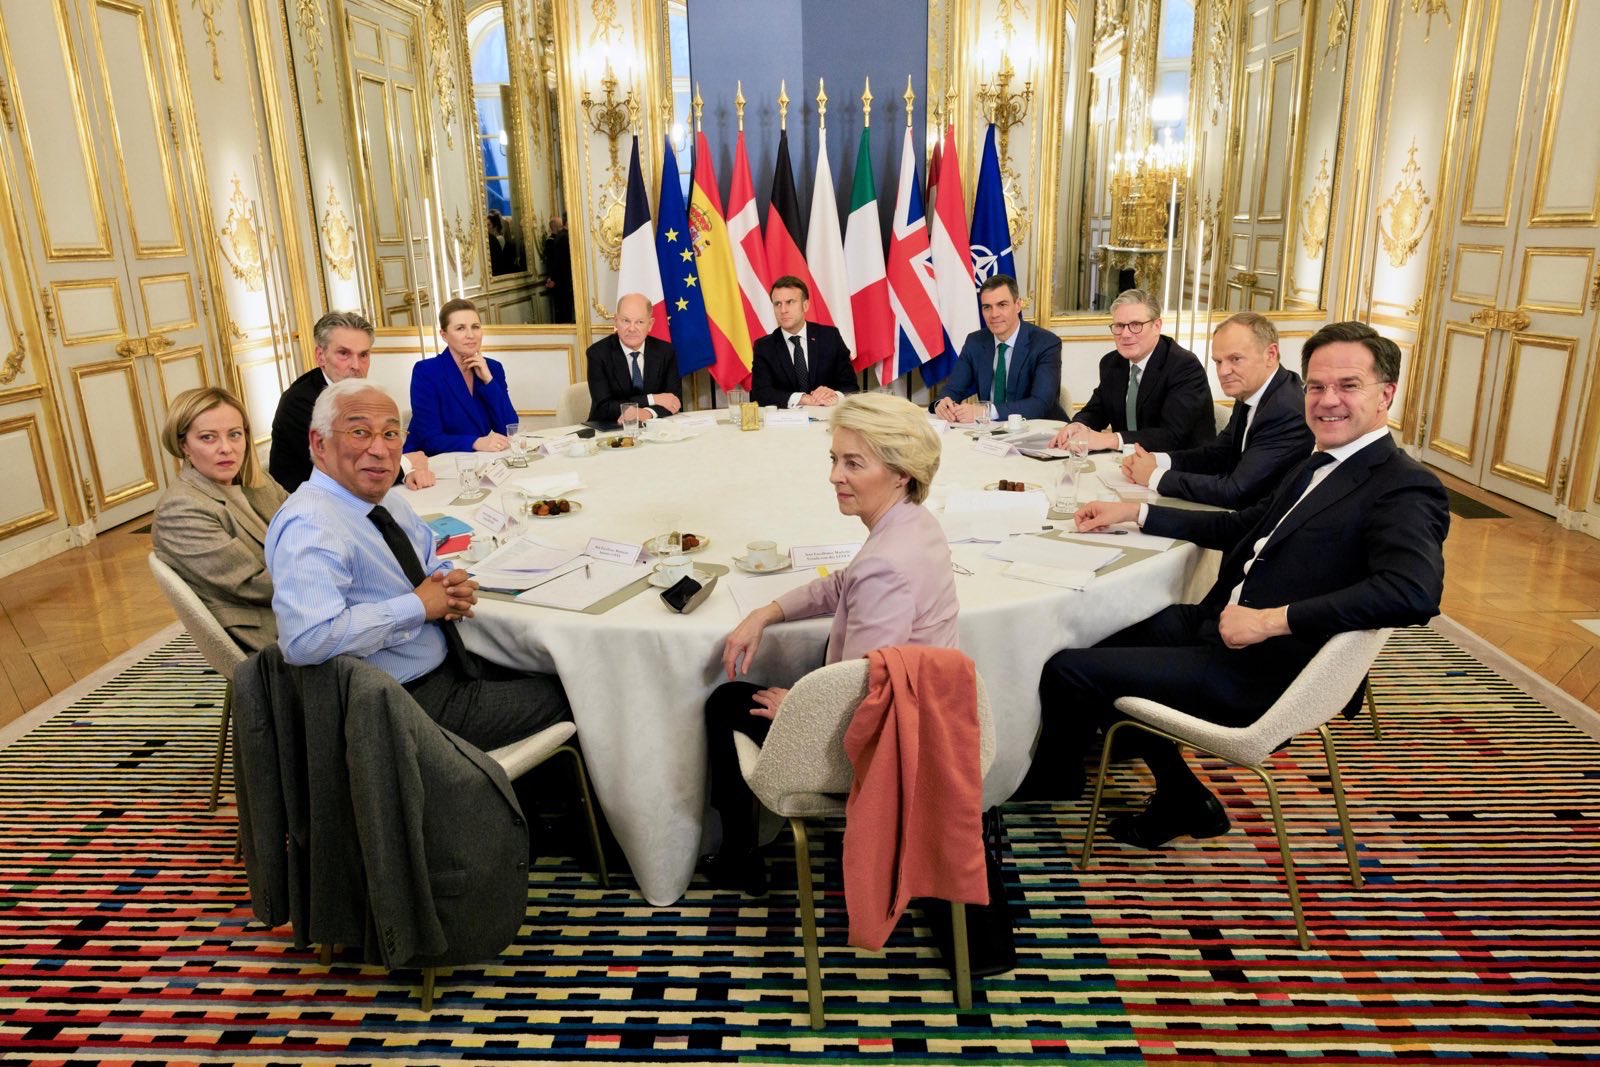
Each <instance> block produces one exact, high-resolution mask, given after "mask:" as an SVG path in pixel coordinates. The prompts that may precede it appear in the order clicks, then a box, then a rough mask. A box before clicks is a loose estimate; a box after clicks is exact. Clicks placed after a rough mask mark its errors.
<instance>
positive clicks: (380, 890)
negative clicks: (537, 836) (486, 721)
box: [234, 645, 528, 967]
mask: <svg viewBox="0 0 1600 1067" xmlns="http://www.w3.org/2000/svg"><path fill="white" fill-rule="evenodd" d="M307 709H310V710H311V711H312V714H306V713H305V712H306V710H307ZM234 722H235V729H236V730H237V733H236V735H235V736H236V744H235V748H234V777H235V781H236V783H237V788H238V795H239V836H240V841H241V843H242V845H243V851H244V859H245V869H246V872H247V874H248V876H249V883H250V903H251V908H252V910H253V911H254V913H255V915H256V917H257V918H258V919H260V920H261V921H262V922H264V923H266V924H267V925H268V926H279V925H282V924H283V923H285V922H288V923H290V924H292V926H293V929H294V943H295V944H296V945H297V946H304V945H308V944H325V945H333V944H339V945H350V946H353V945H360V946H361V947H362V951H363V956H364V958H365V959H366V960H367V962H369V963H381V964H383V965H384V966H387V967H432V966H451V965H454V964H461V963H471V962H476V961H481V960H486V959H492V958H493V957H495V956H498V955H499V954H500V953H501V952H502V951H503V950H504V949H505V947H506V946H507V945H509V944H510V943H511V942H512V940H514V939H515V938H516V935H517V930H518V928H519V927H520V926H521V925H522V919H523V915H524V912H525V910H526V907H527V895H528V863H527V855H528V831H527V825H526V822H525V820H524V819H523V816H522V810H521V808H520V807H519V806H518V804H517V800H516V796H515V795H514V794H513V793H512V790H511V783H510V782H509V781H508V780H507V779H506V776H505V773H504V772H503V771H502V770H501V769H500V767H499V765H498V764H496V763H495V762H494V761H493V760H491V759H490V758H489V757H488V756H486V755H484V754H483V753H482V752H481V751H479V750H478V749H477V748H474V747H473V746H472V745H470V744H468V743H467V742H465V741H463V740H461V739H460V738H459V737H456V736H455V735H454V734H452V733H450V732H449V731H447V730H445V729H443V728H442V727H440V726H439V725H438V724H436V723H434V722H433V720H431V719H429V718H428V716H427V714H426V713H425V712H423V710H422V708H421V707H419V706H418V705H417V703H416V701H415V700H413V699H412V698H411V695H410V694H409V693H407V692H406V691H405V689H404V688H403V687H402V686H401V685H400V684H399V683H398V682H396V681H395V680H394V679H393V678H391V677H390V676H389V675H387V674H385V673H384V672H383V671H381V670H379V669H378V668H376V667H373V666H371V665H370V664H367V663H364V662H362V661H361V660H358V659H355V658H353V657H350V656H339V657H337V658H335V659H333V660H330V661H329V662H328V663H325V664H322V665H320V666H316V667H300V668H296V667H290V666H288V665H287V664H285V663H284V662H283V656H282V654H281V653H280V652H279V651H278V648H277V646H276V645H274V646H272V647H270V648H267V649H265V650H263V651H262V652H259V653H257V654H256V655H255V656H253V657H252V658H251V659H249V660H247V661H245V663H244V664H242V665H241V666H240V668H239V670H238V673H237V675H236V677H235V679H234Z"/></svg>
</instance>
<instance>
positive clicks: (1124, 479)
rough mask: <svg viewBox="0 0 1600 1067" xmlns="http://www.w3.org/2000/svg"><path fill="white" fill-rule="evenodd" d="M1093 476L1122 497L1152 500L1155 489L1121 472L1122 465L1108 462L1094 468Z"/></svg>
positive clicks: (1154, 495)
mask: <svg viewBox="0 0 1600 1067" xmlns="http://www.w3.org/2000/svg"><path fill="white" fill-rule="evenodd" d="M1095 476H1096V477H1098V478H1099V479H1100V484H1101V485H1103V486H1105V487H1106V488H1107V489H1109V490H1111V491H1112V492H1113V493H1115V494H1117V495H1118V496H1120V497H1123V498H1124V499H1138V500H1154V499H1155V497H1156V491H1155V490H1154V489H1151V488H1150V487H1149V486H1148V485H1140V484H1139V483H1138V482H1136V481H1134V480H1133V479H1131V478H1129V477H1128V476H1127V475H1125V474H1123V473H1122V467H1121V466H1120V465H1118V464H1115V463H1108V464H1105V465H1104V466H1099V467H1096V468H1095Z"/></svg>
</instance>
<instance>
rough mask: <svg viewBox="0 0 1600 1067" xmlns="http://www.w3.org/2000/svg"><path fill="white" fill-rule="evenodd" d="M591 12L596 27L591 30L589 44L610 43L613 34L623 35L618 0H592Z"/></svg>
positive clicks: (591, 45) (592, 45)
mask: <svg viewBox="0 0 1600 1067" xmlns="http://www.w3.org/2000/svg"><path fill="white" fill-rule="evenodd" d="M589 13H590V14H591V15H593V16H594V29H592V30H590V31H589V46H590V47H591V48H592V47H594V46H596V45H610V44H611V35H612V34H613V33H615V34H617V35H618V36H621V35H622V23H620V22H618V21H617V0H591V3H590V4H589Z"/></svg>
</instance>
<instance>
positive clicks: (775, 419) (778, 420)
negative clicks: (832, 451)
mask: <svg viewBox="0 0 1600 1067" xmlns="http://www.w3.org/2000/svg"><path fill="white" fill-rule="evenodd" d="M767 425H768V426H809V425H811V419H810V418H809V417H808V416H807V415H806V413H805V412H803V411H792V410H783V409H780V410H778V411H769V412H767Z"/></svg>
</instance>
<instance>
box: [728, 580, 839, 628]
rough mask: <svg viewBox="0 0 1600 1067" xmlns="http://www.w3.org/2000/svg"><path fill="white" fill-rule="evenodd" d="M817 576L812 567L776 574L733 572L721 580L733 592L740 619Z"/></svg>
mask: <svg viewBox="0 0 1600 1067" xmlns="http://www.w3.org/2000/svg"><path fill="white" fill-rule="evenodd" d="M816 577H817V572H816V570H814V569H807V570H803V571H800V570H796V571H782V572H780V573H778V574H759V575H758V574H734V573H729V574H726V575H724V576H723V578H722V581H723V583H724V584H726V585H727V587H728V591H729V592H730V593H732V594H733V603H734V605H735V606H736V607H737V608H738V609H739V617H740V618H741V619H742V618H744V617H745V616H746V615H748V614H750V613H751V612H752V611H754V610H756V609H757V608H761V607H766V606H767V605H768V604H770V603H772V602H773V601H774V600H776V599H778V598H779V597H780V596H782V595H783V594H785V593H787V592H788V591H789V590H791V589H799V588H800V587H801V586H802V585H805V584H806V583H807V582H809V581H812V580H813V579H815V578H816Z"/></svg>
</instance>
